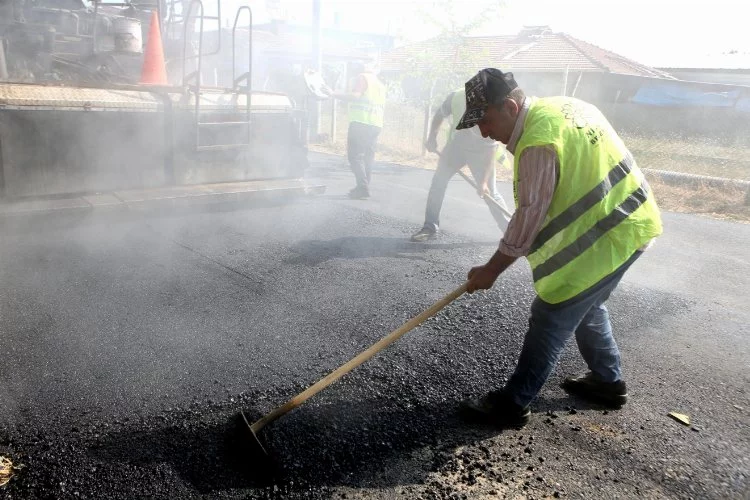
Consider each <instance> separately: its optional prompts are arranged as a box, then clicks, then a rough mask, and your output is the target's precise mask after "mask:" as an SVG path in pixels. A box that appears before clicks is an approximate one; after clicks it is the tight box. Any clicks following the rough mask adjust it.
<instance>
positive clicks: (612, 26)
mask: <svg viewBox="0 0 750 500" xmlns="http://www.w3.org/2000/svg"><path fill="white" fill-rule="evenodd" d="M237 1H238V0H225V2H226V3H231V2H235V3H236V2H237ZM320 2H321V18H322V24H323V26H324V27H332V26H334V25H337V26H338V27H340V28H342V29H350V30H354V31H365V32H371V33H388V34H393V35H398V36H400V41H401V42H402V43H405V42H408V41H416V40H420V39H425V38H429V37H430V36H434V35H435V34H436V33H438V32H439V28H436V26H435V24H434V23H430V22H427V21H426V15H425V12H431V13H432V15H434V16H435V17H436V18H438V19H443V20H445V19H447V17H448V16H449V15H450V14H448V13H447V12H446V10H445V6H446V5H447V6H449V7H450V6H453V7H454V8H455V10H456V12H455V13H454V14H452V15H450V17H451V19H453V20H454V21H455V22H457V23H458V24H465V23H467V22H469V21H471V20H474V19H477V17H478V16H479V13H481V12H482V11H483V8H484V7H486V6H487V5H488V4H494V5H498V4H501V5H502V6H501V7H500V9H499V15H498V17H497V18H493V19H490V20H489V22H487V23H486V24H485V25H484V26H483V27H481V28H480V29H479V30H476V31H474V32H473V34H477V35H502V34H512V33H517V32H518V31H519V29H520V28H521V27H522V26H524V25H548V26H550V27H551V28H552V29H553V31H562V32H565V33H568V34H570V35H572V36H574V37H576V38H579V39H582V40H585V41H587V42H590V43H593V44H595V45H598V46H600V47H602V48H605V49H608V50H611V51H613V52H616V53H618V54H621V55H623V56H626V57H629V58H632V59H635V60H636V61H638V62H641V63H643V64H647V65H651V66H699V65H706V63H707V62H711V61H713V62H716V61H717V60H718V59H722V58H726V57H727V56H726V55H722V54H726V53H728V52H730V51H738V52H739V53H740V54H739V55H735V56H734V57H732V59H734V60H738V59H743V61H747V63H748V65H747V67H749V68H750V33H748V31H749V30H748V27H749V26H748V24H750V21H748V20H749V19H750V1H748V0H711V1H695V0H681V1H680V0H598V1H595V0H567V1H564V0H496V1H493V2H490V1H489V0H411V1H409V0H320ZM312 3H313V2H312V0H250V5H251V6H252V8H253V12H254V17H255V22H256V23H261V22H267V21H268V20H269V19H270V18H271V17H284V18H286V19H287V20H288V21H290V22H294V23H299V24H309V23H310V22H311V18H312ZM227 10H228V9H227Z"/></svg>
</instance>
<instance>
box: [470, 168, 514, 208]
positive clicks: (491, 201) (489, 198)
mask: <svg viewBox="0 0 750 500" xmlns="http://www.w3.org/2000/svg"><path fill="white" fill-rule="evenodd" d="M458 173H459V175H461V177H463V178H464V179H466V182H468V183H469V184H471V185H472V186H474V189H477V183H476V182H475V181H474V179H472V178H471V177H469V176H468V175H466V174H465V173H464V171H463V170H461V169H459V170H458ZM482 199H483V200H484V201H485V202H486V203H488V204H492V205H494V206H495V207H497V208H498V209H499V210H500V211H501V212H502V213H503V214H504V215H505V216H506V217H507V218H508V219H510V218H511V217H513V214H512V213H510V212H508V211H507V210H506V209H505V208H503V206H502V205H501V204H499V203H498V202H497V200H495V198H493V197H492V196H483V197H482Z"/></svg>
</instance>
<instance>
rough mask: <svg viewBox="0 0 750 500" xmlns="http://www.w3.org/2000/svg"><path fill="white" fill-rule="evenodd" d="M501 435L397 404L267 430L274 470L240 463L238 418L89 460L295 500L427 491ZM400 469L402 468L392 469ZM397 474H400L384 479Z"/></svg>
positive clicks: (112, 448) (132, 438)
mask: <svg viewBox="0 0 750 500" xmlns="http://www.w3.org/2000/svg"><path fill="white" fill-rule="evenodd" d="M147 427H148V425H147ZM498 433H499V431H498V430H496V429H493V428H491V427H483V426H478V427H475V426H469V425H467V424H466V423H465V422H463V421H461V420H460V418H459V416H458V414H457V412H456V406H455V404H454V403H443V404H438V405H429V406H420V407H414V406H411V407H408V408H406V407H404V408H398V407H395V406H394V401H393V400H387V401H386V400H369V401H361V402H356V403H354V402H353V403H341V404H334V405H326V406H322V407H321V406H318V407H314V408H309V407H308V408H301V409H299V410H297V411H295V412H293V413H291V414H289V415H287V416H286V417H284V418H282V419H281V420H279V421H277V422H275V423H273V424H270V425H269V426H268V427H267V428H266V429H264V430H263V431H261V437H262V438H263V440H264V441H265V443H266V444H267V446H268V449H269V452H270V453H271V455H272V457H273V461H274V468H273V469H272V468H270V467H269V464H268V463H260V462H259V461H258V460H257V458H256V457H253V455H252V454H251V453H249V452H248V453H247V455H246V456H243V452H244V451H247V450H245V449H241V448H239V447H238V446H240V445H242V443H243V441H242V439H239V438H238V436H239V434H238V428H237V427H236V420H235V419H233V418H231V417H228V418H227V419H226V423H225V424H214V425H206V424H203V423H202V422H200V416H193V417H191V418H189V419H188V420H186V421H184V422H182V423H178V424H175V425H171V426H167V427H161V428H157V429H153V430H142V429H132V430H123V431H120V432H116V433H113V434H111V435H110V436H109V438H108V439H107V440H106V441H105V442H104V443H103V444H102V445H100V446H97V447H96V448H92V449H91V450H90V452H89V453H90V454H91V455H92V456H93V457H94V458H96V459H98V460H103V461H105V462H108V463H109V465H110V467H112V468H119V467H118V466H117V464H118V463H119V464H127V465H128V466H136V467H138V468H139V469H141V470H143V469H146V470H149V471H150V473H149V475H151V474H154V475H160V474H163V469H162V468H163V466H164V465H168V466H169V467H170V468H171V469H172V470H174V472H175V473H176V474H177V475H179V477H180V478H181V480H182V481H184V482H185V483H188V484H190V485H192V486H193V487H194V488H195V489H196V490H197V491H198V492H200V493H201V494H216V493H219V492H225V491H229V490H234V491H235V492H236V491H237V490H247V491H248V493H250V492H251V491H254V492H255V493H256V494H259V495H260V496H264V494H265V492H267V493H269V494H270V493H271V492H273V493H274V494H281V495H289V496H293V497H296V496H303V495H305V494H307V492H310V491H317V493H318V495H316V496H319V495H320V494H321V493H324V492H325V491H327V490H328V489H329V488H332V487H336V486H349V487H353V488H368V487H375V488H377V487H392V486H397V485H401V484H413V483H414V482H423V481H424V480H425V479H426V476H427V475H428V474H429V472H430V471H434V470H440V468H441V467H443V466H444V465H445V464H446V463H447V462H448V461H449V460H450V459H452V458H453V457H454V453H453V452H454V450H455V449H456V448H458V447H460V446H463V445H467V444H470V443H474V442H476V441H479V440H482V439H487V438H489V437H491V436H494V435H497V434H498ZM420 450H422V451H424V453H419V451H420ZM415 457H419V458H415ZM394 462H397V463H403V464H404V466H403V467H395V468H393V467H385V465H386V464H391V465H392V464H393V463H394ZM125 469H126V470H127V469H129V467H125ZM159 469H161V471H159ZM394 469H395V470H399V471H400V472H398V473H397V474H396V475H394V473H393V472H391V473H388V474H391V475H390V476H389V475H388V474H387V473H386V471H387V470H394Z"/></svg>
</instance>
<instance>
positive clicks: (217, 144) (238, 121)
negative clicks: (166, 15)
mask: <svg viewBox="0 0 750 500" xmlns="http://www.w3.org/2000/svg"><path fill="white" fill-rule="evenodd" d="M218 5H219V7H218V18H219V19H220V18H221V0H219V1H218ZM196 7H197V8H198V15H196V17H195V20H196V21H197V22H198V49H197V55H196V56H194V58H195V59H196V70H195V71H193V72H192V73H190V74H186V73H185V61H187V60H189V59H190V57H188V55H187V42H188V26H189V25H190V21H191V18H192V14H193V11H194V10H195V8H196ZM243 12H247V15H248V18H249V19H248V61H247V71H246V72H245V73H243V74H241V75H239V76H237V75H236V63H237V61H236V55H237V25H238V23H239V21H240V18H241V17H242V14H243ZM205 19H215V17H207V16H205V12H204V8H203V1H202V0H191V2H190V7H189V8H188V12H187V13H185V14H184V19H183V22H184V32H183V71H182V74H183V86H185V87H186V88H187V90H188V92H192V94H193V95H194V97H195V103H194V109H193V112H194V116H193V120H194V121H193V126H194V148H195V151H198V152H204V151H230V150H242V149H247V148H249V146H250V139H251V127H252V112H251V105H252V103H251V96H252V58H253V50H252V48H253V44H252V25H253V13H252V10H251V9H250V6H248V5H243V6H240V7H239V8H238V9H237V13H236V14H235V17H234V24H233V26H232V88H231V89H226V90H229V92H230V93H231V94H232V99H233V102H239V97H240V96H244V98H245V106H244V109H243V110H242V112H241V113H231V115H230V116H231V118H230V119H228V120H227V119H216V118H213V119H210V120H205V119H204V118H205V117H207V116H208V117H211V113H205V112H204V111H202V106H203V102H202V98H201V95H202V92H201V91H202V89H203V84H202V81H201V78H202V77H201V71H202V69H203V65H202V62H203V57H204V56H207V55H214V54H218V53H219V52H220V50H221V21H219V31H218V39H219V43H218V46H217V48H216V49H215V50H214V51H213V52H210V53H206V54H204V53H203V24H204V20H205ZM243 82H244V83H245V84H244V85H243ZM213 114H214V116H217V115H218V116H221V115H220V113H213ZM238 115H240V116H238ZM223 137H232V138H238V137H239V138H241V139H239V140H234V141H231V142H226V141H225V140H223V139H222V138H223Z"/></svg>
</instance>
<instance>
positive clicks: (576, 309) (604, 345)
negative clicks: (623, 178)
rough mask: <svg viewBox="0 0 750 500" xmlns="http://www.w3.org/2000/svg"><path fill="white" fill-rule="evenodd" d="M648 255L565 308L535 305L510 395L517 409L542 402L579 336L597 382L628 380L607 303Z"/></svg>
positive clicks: (509, 387) (564, 304)
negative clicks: (565, 354) (539, 396)
mask: <svg viewBox="0 0 750 500" xmlns="http://www.w3.org/2000/svg"><path fill="white" fill-rule="evenodd" d="M642 253H643V252H640V251H638V252H635V253H634V254H633V256H631V257H630V259H628V260H627V262H625V263H624V264H623V265H621V266H620V267H619V268H618V269H617V270H616V271H615V272H613V273H612V274H610V275H609V276H607V277H605V278H603V279H602V280H601V281H599V282H598V283H597V284H596V285H594V286H592V287H591V288H589V289H588V290H586V291H584V292H582V293H580V294H579V295H577V296H575V297H573V298H571V299H568V300H566V301H565V302H562V303H560V304H549V303H547V302H544V301H543V300H541V299H540V298H539V297H537V298H536V299H534V302H533V304H532V305H531V317H530V318H529V329H528V331H527V332H526V338H525V339H524V342H523V349H522V350H521V355H520V357H519V359H518V365H517V366H516V370H515V372H514V373H513V375H512V376H511V377H510V380H509V381H508V383H507V384H506V385H505V389H504V391H506V393H507V394H508V395H510V396H511V398H512V399H513V400H514V401H515V402H516V403H517V404H519V405H521V406H524V407H525V406H528V405H529V403H531V401H532V400H533V399H534V398H535V397H536V395H537V394H538V393H539V391H540V390H541V388H542V386H543V385H544V383H545V382H546V381H547V378H548V377H549V375H550V373H552V370H553V369H554V368H555V366H556V365H557V362H558V360H559V359H560V355H561V354H562V351H563V349H564V348H565V344H566V343H567V342H568V340H569V339H570V337H571V336H573V334H574V333H575V337H576V343H577V344H578V350H579V351H580V352H581V356H583V359H584V361H586V364H587V365H588V367H589V370H591V371H592V372H593V373H594V376H596V377H597V378H598V379H600V380H601V381H602V382H616V381H618V380H620V379H621V378H622V373H621V371H620V350H619V349H618V348H617V343H616V342H615V339H614V337H613V336H612V325H611V324H610V322H609V313H608V312H607V308H606V307H605V306H604V302H605V301H606V300H607V299H608V298H609V295H610V293H612V290H614V289H615V288H616V287H617V284H618V283H619V282H620V279H621V278H622V276H623V274H625V271H627V270H628V268H629V267H630V266H631V264H633V262H635V260H636V259H637V258H638V257H640V255H641V254H642Z"/></svg>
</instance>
